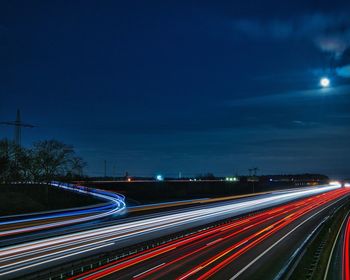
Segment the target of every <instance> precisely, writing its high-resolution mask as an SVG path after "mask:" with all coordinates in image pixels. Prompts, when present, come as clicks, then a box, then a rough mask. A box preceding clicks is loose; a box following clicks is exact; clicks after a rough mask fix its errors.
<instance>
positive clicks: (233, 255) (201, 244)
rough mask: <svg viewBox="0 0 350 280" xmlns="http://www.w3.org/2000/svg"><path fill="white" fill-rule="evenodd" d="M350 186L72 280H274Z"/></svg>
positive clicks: (189, 238) (168, 245) (277, 208)
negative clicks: (155, 279)
mask: <svg viewBox="0 0 350 280" xmlns="http://www.w3.org/2000/svg"><path fill="white" fill-rule="evenodd" d="M349 191H350V190H348V189H340V190H335V191H332V192H329V193H326V194H320V195H317V196H316V197H311V198H307V199H303V200H300V201H297V202H292V203H289V204H286V205H283V206H279V207H275V208H273V209H270V210H267V211H264V212H261V213H258V214H256V215H253V216H250V217H245V218H242V219H239V220H237V221H233V222H231V223H229V224H225V225H221V226H219V227H215V228H212V229H208V230H205V231H202V232H199V233H197V234H194V235H191V236H190V237H186V238H182V239H178V240H176V241H174V242H170V243H167V244H164V245H162V246H160V247H156V248H154V249H150V250H147V251H144V252H141V253H139V254H137V255H134V256H130V257H129V258H126V259H122V260H120V261H115V262H114V263H110V264H108V265H105V266H103V267H100V268H98V269H95V270H93V271H90V272H87V273H85V274H82V275H80V276H77V277H74V278H71V279H100V278H101V279H154V278H157V279H170V278H171V279H178V280H182V279H208V278H212V279H274V277H275V275H278V272H279V271H280V270H282V269H283V266H284V265H285V263H287V262H288V259H289V258H290V256H291V255H292V254H293V252H294V250H295V249H296V248H297V247H298V246H299V245H300V244H301V243H302V241H303V240H304V238H305V236H307V234H308V233H309V232H311V231H312V230H313V229H314V228H315V227H317V226H318V224H319V223H320V222H321V221H322V220H323V219H324V216H325V215H327V211H330V210H331V208H332V207H334V206H335V204H336V203H340V202H339V199H341V198H344V196H345V195H349Z"/></svg>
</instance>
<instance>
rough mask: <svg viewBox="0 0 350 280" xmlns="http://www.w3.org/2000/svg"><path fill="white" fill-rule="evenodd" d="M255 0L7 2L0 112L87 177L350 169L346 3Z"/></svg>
mask: <svg viewBox="0 0 350 280" xmlns="http://www.w3.org/2000/svg"><path fill="white" fill-rule="evenodd" d="M260 2H261V3H260ZM260 2H257V1H208V2H206V1H198V2H190V1H1V4H0V59H1V64H0V93H1V96H0V97H1V99H0V101H1V102H0V120H12V119H14V118H15V113H16V109H17V108H20V109H21V112H22V117H23V120H24V121H26V122H30V123H33V124H35V125H37V126H38V127H37V128H34V129H30V130H28V129H26V130H24V131H23V144H24V145H26V146H29V145H30V144H31V143H32V142H33V141H37V140H41V139H52V138H55V139H58V140H62V141H64V142H66V143H69V144H72V145H74V146H75V148H76V150H77V151H78V153H79V154H80V155H81V156H82V157H83V158H84V159H85V160H86V161H87V162H88V164H89V166H88V169H87V173H88V174H90V175H103V160H104V159H106V160H107V161H108V169H109V170H108V171H109V174H111V172H112V166H115V169H116V172H117V173H118V174H122V173H124V172H125V171H129V173H130V174H131V175H154V174H156V173H158V172H160V173H163V174H165V175H169V176H171V175H172V176H175V175H176V174H177V173H178V172H179V171H181V172H182V174H183V175H194V174H198V173H204V172H214V173H215V174H217V175H226V174H231V173H233V172H236V171H237V172H238V173H239V174H244V173H247V169H248V168H251V167H255V166H257V167H259V168H260V170H261V173H264V174H267V173H293V172H295V173H296V172H320V173H326V174H329V175H331V176H348V175H349V172H350V166H349V163H348V161H349V158H350V145H349V137H350V110H349V108H350V2H349V1H304V0H301V1H294V0H293V1H288V2H287V1H260ZM325 75H327V76H329V77H330V78H331V87H330V88H329V89H321V88H320V86H319V79H320V77H322V76H325ZM0 136H1V137H9V138H10V137H13V129H12V128H9V127H4V126H2V127H0ZM234 170H235V171H234Z"/></svg>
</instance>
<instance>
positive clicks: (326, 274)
mask: <svg viewBox="0 0 350 280" xmlns="http://www.w3.org/2000/svg"><path fill="white" fill-rule="evenodd" d="M348 216H349V213H348V214H347V215H346V216H345V218H344V220H343V222H342V223H341V225H340V228H339V230H338V233H337V236H336V237H335V239H334V243H333V246H332V249H331V253H330V254H329V259H328V262H327V266H326V271H325V273H324V277H323V280H326V279H327V276H328V271H329V266H330V265H331V260H332V257H333V253H334V248H335V245H336V244H337V241H338V238H339V235H340V232H341V230H342V229H343V225H344V223H345V221H346V220H347V218H348Z"/></svg>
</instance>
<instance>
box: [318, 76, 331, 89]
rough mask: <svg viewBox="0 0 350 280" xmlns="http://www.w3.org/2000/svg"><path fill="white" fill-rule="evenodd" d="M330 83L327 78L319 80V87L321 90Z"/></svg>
mask: <svg viewBox="0 0 350 280" xmlns="http://www.w3.org/2000/svg"><path fill="white" fill-rule="evenodd" d="M330 83H331V81H330V80H329V79H328V78H326V77H323V78H322V79H321V80H320V85H321V87H323V88H327V87H329V85H330Z"/></svg>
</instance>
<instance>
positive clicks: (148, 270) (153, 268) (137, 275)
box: [133, 263, 166, 278]
mask: <svg viewBox="0 0 350 280" xmlns="http://www.w3.org/2000/svg"><path fill="white" fill-rule="evenodd" d="M165 264H166V263H161V264H159V265H156V266H154V267H152V268H150V269H147V270H145V271H144V272H141V273H139V274H136V275H135V276H133V278H137V277H139V276H141V275H143V274H145V273H147V272H150V271H152V270H155V269H156V268H158V267H161V266H162V265H165Z"/></svg>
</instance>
